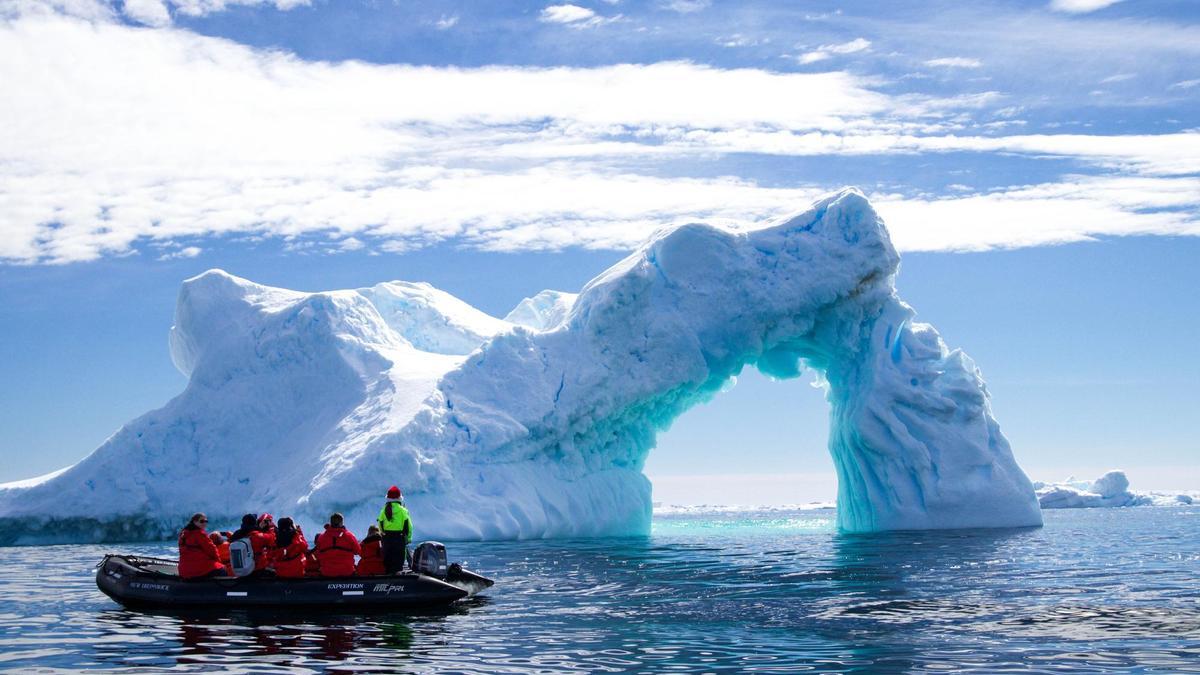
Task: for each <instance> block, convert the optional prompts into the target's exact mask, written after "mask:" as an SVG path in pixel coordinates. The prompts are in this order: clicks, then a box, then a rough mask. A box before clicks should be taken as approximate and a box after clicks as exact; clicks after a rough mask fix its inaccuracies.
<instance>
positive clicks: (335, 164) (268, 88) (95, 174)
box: [0, 3, 1200, 263]
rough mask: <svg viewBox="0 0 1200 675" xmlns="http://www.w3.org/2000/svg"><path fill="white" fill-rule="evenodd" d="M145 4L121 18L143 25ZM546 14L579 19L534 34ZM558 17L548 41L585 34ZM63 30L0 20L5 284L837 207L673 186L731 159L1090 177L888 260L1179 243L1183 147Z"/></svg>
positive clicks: (796, 95)
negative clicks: (1063, 165) (1012, 169)
mask: <svg viewBox="0 0 1200 675" xmlns="http://www.w3.org/2000/svg"><path fill="white" fill-rule="evenodd" d="M288 4H296V3H288ZM152 5H153V3H147V4H142V5H139V4H138V3H127V4H126V5H125V11H127V12H129V11H136V12H142V13H143V14H144V16H145V22H147V23H151V22H153V21H154V20H155V19H154V17H155V16H158V15H156V14H155V12H156V9H155V8H154V7H153V6H152ZM210 6H215V4H214V3H199V4H195V6H194V9H195V11H201V9H203V8H204V7H210ZM185 7H192V5H188V4H185V3H174V4H172V6H171V8H172V10H173V11H177V12H182V11H190V10H185ZM556 7H557V8H570V7H575V6H572V5H558V6H552V7H548V8H546V9H547V11H548V10H550V9H554V8H556ZM85 9H86V8H85ZM578 9H583V8H576V10H567V9H560V10H559V11H558V12H557V13H556V14H555V16H557V17H559V19H563V20H566V21H565V22H566V23H568V24H570V23H575V22H587V21H590V20H592V18H595V17H594V16H592V15H590V14H589V15H588V16H584V15H583V14H584V13H583V12H579V11H577V10H578ZM584 12H591V10H586V9H584ZM74 13H75V14H76V15H86V16H88V18H86V19H80V18H70V17H65V16H62V15H60V14H56V13H45V12H42V13H29V12H26V13H23V14H19V15H15V16H10V17H9V18H8V19H5V20H2V21H0V81H3V82H5V83H6V98H5V106H6V113H5V121H6V124H5V125H2V126H0V222H2V223H4V225H3V228H4V235H5V236H4V237H3V238H0V260H4V261H7V262H10V263H12V262H16V263H68V262H74V261H84V260H93V259H96V258H99V257H102V256H105V255H114V254H125V253H128V252H130V251H135V250H138V249H139V247H140V246H141V245H142V244H145V243H159V244H161V243H164V242H173V243H175V245H176V247H178V250H179V251H180V253H179V254H177V255H174V257H179V256H180V255H184V256H187V255H197V254H199V253H200V247H199V246H196V244H197V243H198V240H199V239H200V238H205V237H213V236H218V237H219V236H231V235H241V234H247V233H249V234H253V235H267V236H276V237H282V238H293V237H305V236H313V237H320V238H323V239H325V240H328V241H329V242H331V244H330V245H331V246H332V247H335V248H337V249H339V250H354V249H358V248H363V247H365V246H370V247H374V248H378V249H383V250H402V249H406V248H412V247H417V246H423V245H426V244H429V243H432V242H437V241H445V240H453V241H457V242H461V243H463V244H465V245H470V246H478V247H483V248H489V249H498V250H518V249H531V248H541V249H557V248H562V247H567V246H589V247H603V248H627V247H630V246H633V245H635V244H636V243H637V242H639V241H641V240H642V239H644V238H645V237H646V236H647V235H648V234H650V233H651V232H652V231H653V230H654V229H656V228H659V227H662V226H664V225H669V224H671V223H675V222H680V221H685V220H694V219H714V220H721V221H725V222H729V223H742V224H743V225H744V226H746V227H753V226H754V225H753V223H754V222H756V221H758V220H760V219H761V218H764V217H766V216H769V215H774V214H778V213H779V212H780V211H784V210H787V209H789V208H792V207H794V206H796V205H799V204H805V203H807V201H808V200H809V199H811V197H812V196H813V195H815V194H816V193H818V192H820V191H823V190H825V189H828V188H829V187H836V186H829V185H817V184H808V183H799V184H797V183H793V184H792V185H783V186H779V185H772V186H766V185H760V184H758V183H756V182H755V181H752V180H749V179H747V178H745V177H739V176H737V175H717V176H713V175H704V174H703V173H701V174H698V175H689V173H688V172H687V168H686V167H687V166H689V163H691V164H692V165H696V164H697V163H701V162H704V161H709V160H711V159H712V158H714V157H728V156H734V155H739V154H749V155H761V156H771V157H782V158H786V157H807V156H831V157H833V156H837V157H846V156H857V155H861V156H866V155H904V154H913V155H917V154H933V153H936V154H945V153H953V152H963V153H1012V154H1018V155H1022V156H1028V157H1042V156H1048V157H1057V158H1060V159H1061V158H1065V159H1069V160H1071V161H1073V162H1076V163H1078V164H1079V165H1080V167H1089V166H1090V167H1093V169H1094V170H1095V171H1103V172H1107V173H1106V174H1105V175H1090V176H1089V175H1079V176H1065V177H1063V179H1062V180H1061V181H1058V182H1042V183H1038V184H1033V185H1018V186H998V187H994V188H992V189H986V190H980V191H977V192H975V193H971V192H970V190H969V189H968V190H965V191H964V190H962V189H961V188H959V189H956V192H955V194H953V195H952V196H938V195H923V194H896V195H891V194H887V193H885V192H880V193H878V194H875V195H872V197H873V198H874V199H876V200H881V201H880V204H881V212H882V213H883V215H884V217H885V218H887V219H888V221H889V225H890V226H891V229H892V230H893V232H894V233H895V235H896V239H897V243H898V245H899V246H900V247H901V248H907V249H909V250H914V249H919V250H977V249H983V248H991V247H1006V246H1025V245H1040V244H1047V243H1061V242H1066V241H1077V240H1080V239H1086V238H1088V237H1093V236H1097V235H1120V234H1134V233H1157V234H1195V233H1196V217H1195V212H1196V206H1197V203H1198V202H1200V187H1198V186H1197V179H1196V178H1195V177H1194V176H1192V175H1190V174H1195V173H1197V172H1200V159H1198V158H1200V134H1196V133H1176V134H1166V135H1161V136H1154V135H1138V136H1093V135H1018V136H989V135H986V134H984V133H983V132H984V128H983V127H982V126H981V125H979V124H977V123H976V122H975V121H974V120H975V116H977V115H980V114H982V113H981V111H982V110H984V109H985V108H987V107H989V106H993V105H994V103H995V102H996V100H997V98H998V95H996V94H994V93H991V92H981V93H977V94H969V95H957V96H948V97H937V96H929V95H918V94H911V93H907V94H889V93H886V88H883V87H880V86H879V83H878V82H876V81H875V80H873V79H871V78H867V77H864V76H859V75H855V74H851V73H848V72H840V71H834V72H822V73H781V72H773V71H767V70H761V69H750V68H741V69H721V68H715V67H709V66H703V65H698V64H693V63H686V62H666V63H653V64H645V65H614V66H603V67H594V68H530V67H500V66H494V67H483V68H473V69H466V68H454V67H418V66H397V65H372V64H366V63H360V62H343V63H328V62H311V61H304V60H301V59H299V58H297V57H295V56H292V55H290V54H287V53H284V52H279V51H264V50H255V49H252V48H249V47H245V46H242V45H239V44H236V43H233V42H230V41H226V40H222V39H216V38H209V37H202V36H199V35H196V34H193V33H189V32H186V31H183V30H179V29H175V28H157V29H147V28H133V27H130V26H126V25H122V24H120V23H117V22H114V21H112V20H111V17H106V15H104V13H103V12H101V11H99V10H97V11H96V13H94V14H91V15H88V14H87V13H86V12H84V11H83V10H79V11H76V12H74ZM544 16H545V15H544ZM567 19H569V20H567ZM139 20H140V19H139ZM555 20H556V21H557V20H558V19H555ZM164 25H165V24H164ZM869 44H870V43H869V42H867V41H866V40H862V39H860V40H856V41H853V42H850V43H844V44H841V45H826V46H824V47H821V48H820V49H821V50H825V51H828V52H830V53H839V54H840V53H853V52H855V51H862V50H865V49H867V48H868V47H869ZM714 92H720V95H719V96H714V95H713V93H714ZM964 131H965V132H969V133H962V132H964ZM680 167H683V168H682V169H681V168H680ZM184 251H186V253H184ZM164 255H165V256H166V257H172V255H173V254H170V253H167V254H164Z"/></svg>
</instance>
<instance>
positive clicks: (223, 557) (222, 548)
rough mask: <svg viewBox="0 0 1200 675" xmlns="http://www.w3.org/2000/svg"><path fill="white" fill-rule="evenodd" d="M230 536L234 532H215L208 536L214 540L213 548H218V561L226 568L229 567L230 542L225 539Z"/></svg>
mask: <svg viewBox="0 0 1200 675" xmlns="http://www.w3.org/2000/svg"><path fill="white" fill-rule="evenodd" d="M230 534H232V532H213V533H212V534H210V535H208V538H209V539H212V543H213V546H216V547H217V559H218V560H220V561H221V564H222V565H225V566H228V565H229V541H228V540H227V539H226V538H225V537H226V536H228V535H230Z"/></svg>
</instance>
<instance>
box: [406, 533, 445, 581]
mask: <svg viewBox="0 0 1200 675" xmlns="http://www.w3.org/2000/svg"><path fill="white" fill-rule="evenodd" d="M412 568H413V571H414V572H417V573H419V574H427V575H429V576H431V577H437V578H438V579H445V578H446V570H447V569H448V567H447V564H446V547H445V546H444V545H443V544H442V543H441V542H437V541H426V542H422V543H420V544H418V545H417V548H415V549H414V550H413V557H412Z"/></svg>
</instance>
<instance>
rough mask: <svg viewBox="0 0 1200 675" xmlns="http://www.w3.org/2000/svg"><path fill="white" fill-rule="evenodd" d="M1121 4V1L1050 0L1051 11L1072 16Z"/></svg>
mask: <svg viewBox="0 0 1200 675" xmlns="http://www.w3.org/2000/svg"><path fill="white" fill-rule="evenodd" d="M1118 2H1121V0H1050V9H1052V10H1054V11H1056V12H1067V13H1070V14H1086V13H1087V12H1094V11H1096V10H1098V9H1104V8H1105V7H1109V6H1112V5H1115V4H1117V3H1118Z"/></svg>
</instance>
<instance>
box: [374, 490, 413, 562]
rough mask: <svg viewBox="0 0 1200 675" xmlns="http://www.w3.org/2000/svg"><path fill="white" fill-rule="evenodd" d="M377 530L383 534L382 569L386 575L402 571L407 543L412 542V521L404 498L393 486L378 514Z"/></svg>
mask: <svg viewBox="0 0 1200 675" xmlns="http://www.w3.org/2000/svg"><path fill="white" fill-rule="evenodd" d="M379 530H380V531H381V532H382V533H383V567H384V570H385V571H386V572H387V573H388V574H395V573H396V572H399V571H401V570H403V569H404V560H405V558H407V557H408V542H409V541H411V540H412V520H411V519H410V518H409V517H408V509H406V508H404V496H403V495H401V494H400V488H398V487H396V486H395V485H393V486H392V487H390V488H388V491H387V504H384V505H383V510H382V511H380V512H379Z"/></svg>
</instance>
